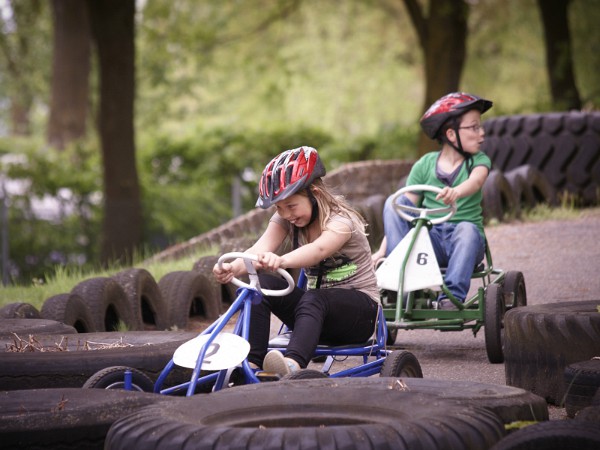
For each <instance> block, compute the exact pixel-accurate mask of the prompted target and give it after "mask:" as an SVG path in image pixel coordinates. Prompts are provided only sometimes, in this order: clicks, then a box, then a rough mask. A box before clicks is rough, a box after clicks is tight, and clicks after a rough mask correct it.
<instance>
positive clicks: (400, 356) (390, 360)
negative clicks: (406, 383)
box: [379, 350, 423, 378]
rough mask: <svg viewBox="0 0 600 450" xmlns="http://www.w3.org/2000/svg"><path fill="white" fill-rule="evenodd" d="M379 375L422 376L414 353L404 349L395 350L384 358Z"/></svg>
mask: <svg viewBox="0 0 600 450" xmlns="http://www.w3.org/2000/svg"><path fill="white" fill-rule="evenodd" d="M379 376H380V377H412V378H423V370H422V369H421V365H420V364H419V360H418V359H417V357H416V356H415V355H413V354H412V353H411V352H408V351H406V350H396V351H393V352H391V353H390V354H389V355H387V357H386V358H385V361H384V362H383V365H382V366H381V372H380V373H379Z"/></svg>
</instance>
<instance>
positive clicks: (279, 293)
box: [217, 252, 296, 297]
mask: <svg viewBox="0 0 600 450" xmlns="http://www.w3.org/2000/svg"><path fill="white" fill-rule="evenodd" d="M237 258H242V259H243V260H244V264H245V265H246V270H247V271H248V276H249V277H250V283H244V282H243V281H242V280H239V279H238V278H235V277H233V279H232V280H231V282H232V283H233V284H235V285H236V286H238V287H244V288H250V289H256V290H257V291H258V292H260V293H261V294H263V295H269V296H274V297H283V296H284V295H287V294H289V293H290V292H292V291H293V290H294V287H295V285H296V283H295V282H294V279H293V278H292V276H291V275H290V274H289V273H288V272H286V271H285V270H283V269H277V273H278V274H280V275H281V276H283V278H284V279H285V281H287V283H288V285H287V287H286V288H285V289H261V288H260V284H259V283H258V274H257V273H256V268H255V267H254V264H252V262H253V261H256V262H258V257H257V256H256V255H253V254H252V253H242V252H231V253H225V254H223V255H221V257H220V258H219V260H218V261H217V264H218V265H219V267H223V263H226V262H228V261H232V260H234V259H237Z"/></svg>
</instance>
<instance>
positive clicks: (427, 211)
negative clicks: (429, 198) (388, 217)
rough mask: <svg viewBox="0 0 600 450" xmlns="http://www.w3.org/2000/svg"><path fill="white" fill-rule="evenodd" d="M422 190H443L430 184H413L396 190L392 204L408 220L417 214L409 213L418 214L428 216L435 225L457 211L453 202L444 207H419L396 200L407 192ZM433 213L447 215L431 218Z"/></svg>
mask: <svg viewBox="0 0 600 450" xmlns="http://www.w3.org/2000/svg"><path fill="white" fill-rule="evenodd" d="M422 191H427V192H433V193H435V194H439V193H440V192H442V190H441V189H440V188H438V187H436V186H430V185H428V184H415V185H412V186H406V187H403V188H402V189H400V190H398V191H396V193H395V194H394V195H393V197H392V199H391V202H392V205H393V206H394V209H395V210H396V212H397V213H398V214H399V215H400V217H402V218H403V219H404V220H406V221H407V222H412V221H413V220H414V219H415V216H412V215H410V214H409V213H412V214H416V215H417V216H418V217H421V218H426V219H428V220H429V221H430V222H431V223H432V224H434V225H436V224H438V223H443V222H446V221H447V220H449V219H450V218H451V217H452V216H453V215H454V214H455V213H456V203H452V204H451V205H447V206H446V207H443V208H418V207H413V206H408V205H401V204H398V202H397V201H396V200H397V199H398V198H399V197H400V196H401V195H403V194H406V193H407V192H413V193H415V192H422ZM432 214H446V215H445V216H442V217H436V218H430V216H431V215H432Z"/></svg>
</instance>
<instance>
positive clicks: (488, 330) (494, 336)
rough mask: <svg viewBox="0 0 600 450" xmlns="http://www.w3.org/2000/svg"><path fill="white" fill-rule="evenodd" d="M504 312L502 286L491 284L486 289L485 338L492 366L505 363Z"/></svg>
mask: <svg viewBox="0 0 600 450" xmlns="http://www.w3.org/2000/svg"><path fill="white" fill-rule="evenodd" d="M504 312H505V307H504V295H503V294H502V286H501V285H499V284H489V285H488V286H487V288H486V289H485V310H484V323H483V332H484V336H485V351H486V352H487V357H488V360H489V361H490V362H491V363H492V364H500V363H502V362H504V352H503V347H504V344H503V340H504V332H503V330H502V325H503V318H504Z"/></svg>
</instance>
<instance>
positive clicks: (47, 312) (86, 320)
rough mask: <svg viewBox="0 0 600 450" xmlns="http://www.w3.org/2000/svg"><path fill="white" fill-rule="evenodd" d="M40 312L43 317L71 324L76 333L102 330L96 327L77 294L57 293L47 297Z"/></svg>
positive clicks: (90, 314) (86, 307) (89, 312)
mask: <svg viewBox="0 0 600 450" xmlns="http://www.w3.org/2000/svg"><path fill="white" fill-rule="evenodd" d="M41 314H42V317H43V318H44V319H50V320H56V321H57V322H62V323H64V324H66V325H70V326H72V327H73V328H75V329H76V330H77V332H78V333H94V332H96V331H102V330H98V329H97V328H96V322H95V321H94V317H93V316H92V312H91V311H90V309H89V308H88V306H87V305H86V304H85V303H84V301H83V300H82V299H81V297H79V296H78V295H77V294H58V295H54V296H52V297H50V298H47V299H46V301H44V304H43V305H42V311H41Z"/></svg>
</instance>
